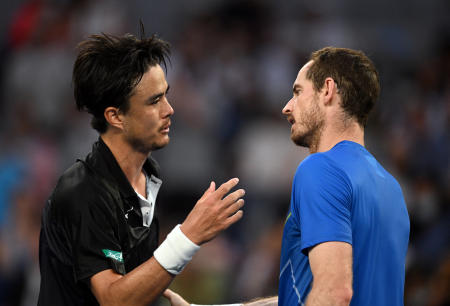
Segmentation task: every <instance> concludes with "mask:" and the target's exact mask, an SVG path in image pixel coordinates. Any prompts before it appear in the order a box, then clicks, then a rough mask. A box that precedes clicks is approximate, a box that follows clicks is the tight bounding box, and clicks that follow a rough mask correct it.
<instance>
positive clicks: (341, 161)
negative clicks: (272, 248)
mask: <svg viewBox="0 0 450 306" xmlns="http://www.w3.org/2000/svg"><path fill="white" fill-rule="evenodd" d="M408 239H409V217H408V212H407V210H406V205H405V201H404V198H403V194H402V190H401V188H400V185H399V184H398V182H397V181H396V180H395V179H394V177H392V175H390V174H389V173H388V172H387V171H386V170H385V169H384V168H383V167H382V166H381V165H380V164H379V163H378V162H377V160H376V159H375V158H374V157H373V156H372V155H371V154H370V153H369V152H368V151H367V150H366V149H365V148H364V147H363V146H361V145H359V144H357V143H354V142H351V141H342V142H340V143H338V144H337V145H335V146H334V147H333V148H332V149H331V150H329V151H327V152H322V153H315V154H311V155H310V156H308V158H306V159H305V160H304V161H303V162H302V163H301V164H300V165H299V166H298V168H297V171H296V173H295V176H294V181H293V184H292V195H291V206H290V210H289V213H288V216H287V219H286V224H285V227H284V232H283V241H282V249H281V261H280V282H279V305H286V306H288V305H289V306H292V305H303V304H304V303H305V302H306V298H307V296H308V293H309V291H310V290H311V286H312V280H313V277H312V273H311V268H310V266H309V261H308V251H309V249H310V248H312V247H314V246H315V245H317V244H320V243H323V242H327V241H342V242H347V243H349V244H351V245H352V248H353V298H352V301H351V303H350V305H354V306H355V305H371V306H378V305H380V306H381V305H383V306H384V305H390V306H396V305H403V291H404V281H405V256H406V251H407V247H408Z"/></svg>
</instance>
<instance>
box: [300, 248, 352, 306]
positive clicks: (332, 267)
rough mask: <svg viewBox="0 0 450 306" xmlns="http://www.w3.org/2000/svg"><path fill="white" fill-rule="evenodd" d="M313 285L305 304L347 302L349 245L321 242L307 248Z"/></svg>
mask: <svg viewBox="0 0 450 306" xmlns="http://www.w3.org/2000/svg"><path fill="white" fill-rule="evenodd" d="M308 257H309V263H310V266H311V272H312V274H313V284H312V288H311V291H310V293H309V295H308V299H307V300H306V305H307V306H315V305H339V306H340V305H349V304H350V300H351V298H352V294H353V291H352V277H353V271H352V246H351V245H350V244H348V243H345V242H337V241H331V242H325V243H321V244H318V245H316V246H315V247H313V248H312V249H311V250H310V251H309V255H308Z"/></svg>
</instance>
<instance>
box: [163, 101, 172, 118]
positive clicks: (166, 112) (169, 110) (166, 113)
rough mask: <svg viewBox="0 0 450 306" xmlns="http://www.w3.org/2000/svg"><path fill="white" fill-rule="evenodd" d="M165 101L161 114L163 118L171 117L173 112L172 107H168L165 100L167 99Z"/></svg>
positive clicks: (168, 104) (167, 102)
mask: <svg viewBox="0 0 450 306" xmlns="http://www.w3.org/2000/svg"><path fill="white" fill-rule="evenodd" d="M164 100H165V102H166V103H165V105H164V112H163V117H164V118H165V117H170V116H172V115H173V114H174V113H175V111H174V110H173V108H172V105H170V103H169V100H167V98H165V99H164Z"/></svg>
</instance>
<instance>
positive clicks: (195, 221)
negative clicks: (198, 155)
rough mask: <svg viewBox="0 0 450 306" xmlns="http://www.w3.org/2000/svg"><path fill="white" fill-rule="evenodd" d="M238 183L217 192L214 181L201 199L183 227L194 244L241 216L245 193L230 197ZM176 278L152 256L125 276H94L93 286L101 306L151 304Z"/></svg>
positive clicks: (235, 182)
mask: <svg viewBox="0 0 450 306" xmlns="http://www.w3.org/2000/svg"><path fill="white" fill-rule="evenodd" d="M237 183H238V180H237V179H232V180H229V181H228V182H226V183H224V184H222V185H221V186H220V187H219V188H218V189H217V190H215V184H214V183H213V182H212V183H211V185H210V187H209V188H208V189H207V190H206V191H205V193H204V194H203V196H202V197H201V198H200V200H198V202H197V204H196V205H195V207H194V208H193V209H192V211H191V212H190V214H189V215H188V217H187V218H186V220H185V221H184V222H183V224H182V225H181V230H182V232H183V233H184V234H185V235H186V236H187V237H188V238H189V239H190V240H191V241H192V242H194V243H196V244H197V245H201V244H203V243H205V242H207V241H209V240H211V239H213V238H214V237H215V236H216V235H218V234H219V233H220V232H221V231H223V230H225V229H226V228H228V227H229V226H230V225H231V224H233V223H235V222H237V221H238V220H239V219H240V218H241V217H242V211H241V210H239V209H240V208H241V207H242V206H243V204H244V200H242V199H241V197H242V196H244V190H242V189H239V190H236V191H234V192H232V193H230V194H228V193H229V192H230V190H231V189H232V188H233V187H234V186H236V184H237ZM227 194H228V195H227ZM226 195H227V196H226ZM225 196H226V197H225ZM173 278H174V275H172V274H170V273H169V272H167V271H166V270H165V269H164V268H163V267H162V266H161V265H160V264H159V263H158V261H157V260H156V259H155V258H154V257H152V258H150V259H149V260H147V261H146V262H144V263H143V264H141V265H140V266H138V267H137V268H135V269H134V270H133V271H131V272H130V273H127V274H126V275H120V274H118V273H116V272H114V271H113V270H111V269H109V270H105V271H102V272H99V273H97V274H95V275H94V276H92V277H91V282H90V284H91V290H92V293H93V294H94V296H95V297H96V299H97V301H98V302H99V304H101V305H125V304H126V305H148V304H149V303H151V302H153V301H155V300H156V298H158V296H160V295H161V293H162V292H163V291H164V290H165V289H166V288H167V286H169V284H170V282H171V281H172V279H173Z"/></svg>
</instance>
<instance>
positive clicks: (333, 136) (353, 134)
mask: <svg viewBox="0 0 450 306" xmlns="http://www.w3.org/2000/svg"><path fill="white" fill-rule="evenodd" d="M344 140H348V141H353V142H356V143H358V144H360V145H362V146H364V128H362V127H361V126H360V125H359V124H358V123H357V122H356V121H352V122H350V123H348V124H346V125H345V126H344V127H342V128H341V129H336V125H328V126H324V129H323V131H322V135H321V136H320V139H319V141H318V142H317V144H316V145H312V146H311V147H310V153H316V152H326V151H328V150H330V149H332V148H333V147H334V146H335V145H336V144H338V143H339V142H341V141H344Z"/></svg>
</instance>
